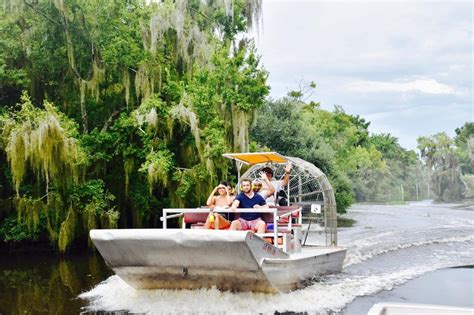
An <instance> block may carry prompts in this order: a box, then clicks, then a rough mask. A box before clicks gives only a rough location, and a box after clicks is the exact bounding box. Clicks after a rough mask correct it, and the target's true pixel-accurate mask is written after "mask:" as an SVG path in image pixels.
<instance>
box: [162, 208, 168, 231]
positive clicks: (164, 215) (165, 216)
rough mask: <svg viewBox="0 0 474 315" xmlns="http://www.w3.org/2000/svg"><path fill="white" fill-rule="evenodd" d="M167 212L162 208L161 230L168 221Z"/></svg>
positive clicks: (164, 228)
mask: <svg viewBox="0 0 474 315" xmlns="http://www.w3.org/2000/svg"><path fill="white" fill-rule="evenodd" d="M167 216H168V214H167V213H166V209H163V230H166V228H167V226H166V223H167V221H168V218H167Z"/></svg>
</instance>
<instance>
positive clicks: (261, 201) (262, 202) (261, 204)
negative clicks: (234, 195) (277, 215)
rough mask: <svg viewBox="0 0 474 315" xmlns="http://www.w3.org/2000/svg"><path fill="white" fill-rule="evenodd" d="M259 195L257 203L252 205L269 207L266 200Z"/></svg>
mask: <svg viewBox="0 0 474 315" xmlns="http://www.w3.org/2000/svg"><path fill="white" fill-rule="evenodd" d="M259 197H260V199H261V200H260V201H259V203H258V204H256V205H255V206H253V207H254V208H269V207H268V205H267V202H266V201H265V199H264V198H263V197H262V196H259Z"/></svg>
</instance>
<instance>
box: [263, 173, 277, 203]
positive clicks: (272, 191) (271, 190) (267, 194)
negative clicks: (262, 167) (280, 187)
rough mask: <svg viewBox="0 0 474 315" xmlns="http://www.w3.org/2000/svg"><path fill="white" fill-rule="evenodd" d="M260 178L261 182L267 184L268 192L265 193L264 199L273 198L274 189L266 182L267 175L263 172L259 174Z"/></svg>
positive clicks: (270, 183) (269, 182)
mask: <svg viewBox="0 0 474 315" xmlns="http://www.w3.org/2000/svg"><path fill="white" fill-rule="evenodd" d="M260 177H261V178H262V180H263V181H264V182H265V184H267V187H268V190H266V191H265V194H266V196H265V198H268V197H270V196H273V194H274V193H275V187H274V186H273V184H272V182H271V181H269V180H268V177H267V174H266V173H265V172H260Z"/></svg>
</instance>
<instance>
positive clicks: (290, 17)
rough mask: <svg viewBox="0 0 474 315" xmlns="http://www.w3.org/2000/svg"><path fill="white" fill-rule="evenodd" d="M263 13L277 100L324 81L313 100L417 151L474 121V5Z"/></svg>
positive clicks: (385, 4)
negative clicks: (423, 140)
mask: <svg viewBox="0 0 474 315" xmlns="http://www.w3.org/2000/svg"><path fill="white" fill-rule="evenodd" d="M262 5H263V20H262V26H263V27H262V32H261V33H260V36H258V37H257V38H256V44H257V47H258V51H259V53H260V54H262V62H263V64H264V66H265V68H266V69H267V70H269V71H270V76H269V80H268V84H269V85H270V86H271V87H272V89H271V92H270V93H271V97H273V98H279V97H282V96H284V95H285V94H286V93H287V92H288V90H293V89H297V88H298V83H299V82H300V81H301V80H302V79H303V80H304V81H305V82H309V81H314V82H316V84H317V88H316V91H315V94H313V96H312V97H311V100H314V101H318V102H321V106H322V107H323V108H325V109H329V110H331V109H332V108H333V105H334V104H338V105H341V106H342V107H343V108H344V109H345V110H346V112H347V113H350V114H354V115H363V116H364V117H367V118H368V119H369V120H370V121H371V122H372V124H371V131H372V132H389V133H391V134H392V135H394V136H396V137H399V139H400V143H402V144H403V145H406V146H408V147H409V148H414V147H415V146H416V144H415V143H416V137H417V136H419V135H421V134H434V133H437V132H440V131H446V132H448V133H452V132H454V128H457V127H460V126H462V125H463V124H464V122H466V121H469V120H473V119H474V117H473V112H474V105H473V89H472V86H473V76H472V73H473V72H472V71H473V59H472V52H473V42H474V41H473V39H474V36H473V29H472V23H473V15H472V12H473V11H472V10H473V8H474V4H473V3H472V2H458V1H454V2H453V1H441V2H439V1H410V2H406V1H404V2H398V1H383V0H380V1H378V0H369V1H358V0H354V1H352V0H350V1H343V2H342V1H296V0H281V1H271V0H264V1H263V2H262ZM454 104H463V105H462V106H457V105H454ZM383 112H385V113H387V114H385V115H382V114H381V113H383ZM376 113H378V115H377V114H376ZM366 115H367V116H366ZM421 126H423V129H424V131H423V132H420V130H417V129H416V128H419V127H421Z"/></svg>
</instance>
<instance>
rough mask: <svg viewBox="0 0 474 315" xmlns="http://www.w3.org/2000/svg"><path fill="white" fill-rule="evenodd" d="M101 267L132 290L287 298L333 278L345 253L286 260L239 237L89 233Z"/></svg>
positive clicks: (248, 236) (334, 250)
mask: <svg viewBox="0 0 474 315" xmlns="http://www.w3.org/2000/svg"><path fill="white" fill-rule="evenodd" d="M90 236H91V239H92V241H93V243H94V245H95V246H96V247H97V249H98V250H99V252H100V253H101V255H102V257H103V258H104V260H105V261H106V263H107V264H108V265H109V266H110V267H111V268H112V269H113V270H114V272H115V273H116V274H117V275H118V276H120V277H121V278H122V279H123V280H124V281H125V282H127V283H128V284H129V285H131V286H133V287H134V288H136V289H156V288H162V289H198V288H211V287H216V288H218V289H220V290H231V291H254V292H279V291H280V292H287V291H290V290H294V289H297V288H301V287H303V286H304V285H305V284H306V282H307V280H309V279H311V278H312V277H314V276H316V275H322V274H327V273H333V272H339V271H340V270H341V269H342V263H343V261H344V257H345V250H344V249H342V248H338V247H331V248H321V247H318V248H316V247H312V248H309V249H306V248H303V251H302V252H301V253H298V254H287V253H284V252H283V251H281V250H279V249H278V248H275V247H273V246H272V245H270V244H268V243H267V242H265V241H264V240H263V239H261V238H260V237H258V236H256V235H255V234H253V233H250V232H245V231H213V230H184V229H168V230H163V229H127V230H92V231H91V233H90Z"/></svg>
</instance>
